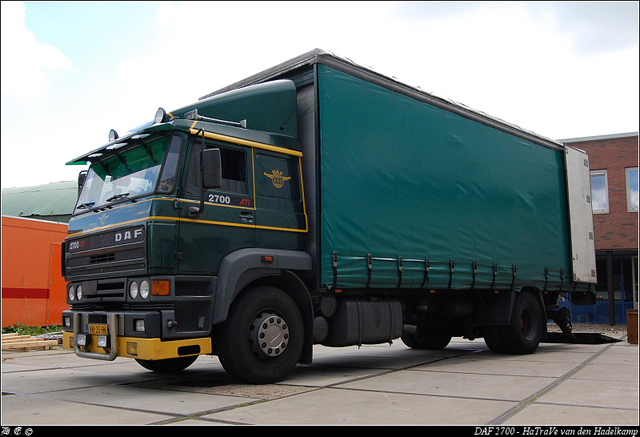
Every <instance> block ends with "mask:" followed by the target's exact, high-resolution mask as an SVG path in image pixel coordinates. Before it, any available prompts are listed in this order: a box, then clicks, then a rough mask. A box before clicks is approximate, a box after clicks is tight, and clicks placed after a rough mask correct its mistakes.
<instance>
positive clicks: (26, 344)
mask: <svg viewBox="0 0 640 437" xmlns="http://www.w3.org/2000/svg"><path fill="white" fill-rule="evenodd" d="M57 344H58V340H43V339H39V338H32V337H29V336H27V339H20V340H16V341H3V342H2V350H22V351H28V350H29V349H45V350H46V349H49V348H50V347H51V346H53V345H57Z"/></svg>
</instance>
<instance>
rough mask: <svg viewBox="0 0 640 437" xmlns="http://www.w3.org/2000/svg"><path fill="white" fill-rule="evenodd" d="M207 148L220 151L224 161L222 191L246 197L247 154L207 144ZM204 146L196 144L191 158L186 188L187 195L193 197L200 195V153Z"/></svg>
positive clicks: (192, 149)
mask: <svg viewBox="0 0 640 437" xmlns="http://www.w3.org/2000/svg"><path fill="white" fill-rule="evenodd" d="M205 146H206V147H207V148H209V147H216V148H218V149H220V157H221V159H222V187H221V188H220V191H226V192H230V193H236V194H240V195H245V194H247V193H248V186H247V154H246V153H245V152H244V151H242V150H237V149H231V148H226V147H221V146H218V145H217V144H216V145H214V144H205ZM201 151H202V145H201V144H200V143H199V142H198V143H194V144H193V146H192V148H191V156H190V157H189V163H188V169H187V180H186V184H185V188H186V191H187V194H189V195H193V196H199V195H200V185H201V182H200V152H201Z"/></svg>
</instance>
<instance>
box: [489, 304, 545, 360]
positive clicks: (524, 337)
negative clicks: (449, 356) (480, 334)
mask: <svg viewBox="0 0 640 437" xmlns="http://www.w3.org/2000/svg"><path fill="white" fill-rule="evenodd" d="M543 322H544V321H543V318H542V309H541V308H540V304H539V303H538V300H537V299H536V298H535V296H534V295H532V294H531V293H527V292H520V293H518V294H517V295H516V299H515V302H514V304H513V313H512V315H511V323H510V324H509V325H506V326H485V327H484V339H485V342H486V343H487V346H489V348H490V349H491V350H492V351H494V352H498V353H510V354H530V353H533V352H535V350H536V349H537V348H538V345H539V344H540V339H541V338H542V334H543V330H544V325H543Z"/></svg>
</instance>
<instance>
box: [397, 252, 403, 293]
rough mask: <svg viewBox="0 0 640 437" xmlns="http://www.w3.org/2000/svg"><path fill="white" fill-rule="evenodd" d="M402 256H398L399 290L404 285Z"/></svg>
mask: <svg viewBox="0 0 640 437" xmlns="http://www.w3.org/2000/svg"><path fill="white" fill-rule="evenodd" d="M402 272H403V269H402V256H398V288H400V286H401V285H402Z"/></svg>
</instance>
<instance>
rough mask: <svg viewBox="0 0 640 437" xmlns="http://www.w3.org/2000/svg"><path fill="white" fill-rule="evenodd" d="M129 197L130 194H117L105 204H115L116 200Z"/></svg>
mask: <svg viewBox="0 0 640 437" xmlns="http://www.w3.org/2000/svg"><path fill="white" fill-rule="evenodd" d="M128 195H129V193H120V194H116V195H115V196H111V197H109V198H108V199H107V200H105V202H113V201H114V200H118V199H122V198H123V197H127V196H128Z"/></svg>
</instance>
